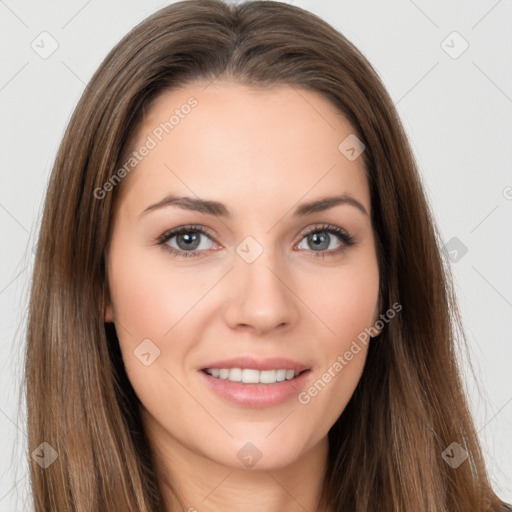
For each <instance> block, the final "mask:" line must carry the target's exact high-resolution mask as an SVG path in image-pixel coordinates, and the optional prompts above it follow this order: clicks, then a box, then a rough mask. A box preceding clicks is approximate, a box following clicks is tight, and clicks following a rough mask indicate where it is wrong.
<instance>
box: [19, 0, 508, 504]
mask: <svg viewBox="0 0 512 512" xmlns="http://www.w3.org/2000/svg"><path fill="white" fill-rule="evenodd" d="M216 77H222V78H228V79H231V80H234V81H236V82H238V83H242V84H248V85H250V86H251V87H272V86H274V85H281V84H288V85H291V86H294V87H304V88H308V89H309V90H313V91H317V92H319V93H321V94H322V95H323V96H324V97H326V98H327V99H328V100H330V101H331V103H332V104H333V105H334V106H335V107H336V108H337V109H338V110H339V112H340V113H341V114H342V115H344V116H345V117H346V118H347V119H348V121H349V122H350V123H351V125H352V127H353V129H354V130H355V133H357V136H358V138H359V139H360V140H361V141H362V142H363V143H364V144H365V146H366V150H365V151H364V153H363V158H364V161H365V167H366V173H367V179H368V184H369V187H370V193H371V210H372V223H373V228H374V230H375V233H376V235H377V239H378V241H379V244H378V247H377V252H378V254H377V256H378V261H379V269H380V298H381V305H382V311H385V310H387V309H388V308H389V307H390V306H391V305H392V304H394V303H395V302H398V303H400V304H401V305H402V307H403V309H402V311H401V312H400V314H399V315H397V317H396V318H395V319H394V320H393V321H392V322H390V323H389V324H388V325H387V326H386V327H385V329H384V330H383V332H382V333H381V334H380V335H379V337H378V338H377V339H375V340H374V342H372V343H371V344H370V346H369V352H368V356H367V362H366V365H365V368H364V371H363V374H362V377H361V380H360V382H359V384H358V386H357V388H356V390H355V392H354V394H353V396H352V398H351V400H350V402H349V403H348V405H347V407H346V409H345V410H344V412H343V413H342V415H341V416H340V417H339V419H338V420H337V421H336V423H335V424H334V425H333V427H332V428H331V429H330V431H329V434H328V438H329V458H328V467H327V472H326V477H325V482H324V487H323V494H322V501H321V504H320V505H319V510H333V511H336V512H338V511H339V512H341V511H351V512H363V511H364V512H368V511H374V510H379V511H381V512H388V511H389V512H397V511H400V512H410V511H412V510H422V511H423V510H429V511H432V512H434V511H435V512H458V511H460V512H462V511H464V512H470V511H475V512H476V511H478V512H480V511H482V510H492V511H498V510H500V505H501V501H500V500H499V499H498V498H497V497H496V495H495V494H494V492H493V490H492V488H491V485H490V483H489V480H488V476H487V474H486V469H485V465H484V460H483V457H482V453H481V449H480V447H479V442H478V438H477V433H476V431H475V427H474V424H473V421H472V418H471V416H470V412H469V410H468V405H467V401H466V398H465V396H464V392H463V385H462V380H461V377H460V373H459V372H460V370H459V368H458V363H457V360H456V348H457V340H464V333H463V329H462V325H461V322H460V317H459V314H458V311H457V306H456V301H455V297H454V293H453V288H452V282H451V275H450V271H449V267H448V266H447V264H446V262H445V260H444V259H443V258H442V256H441V251H440V238H439V236H438V231H437V229H436V227H435V223H434V220H433V217H432V214H431V212H430V209H429V206H428V204H427V202H426V199H425V195H424V192H423V189H422V185H421V181H420V177H419V175H418V171H417V168H416V164H415V161H414V158H413V155H412V152H411V149H410V146H409V143H408V141H407V138H406V135H405V133H404V130H403V128H402V125H401V122H400V120H399V118H398V115H397V112H396V110H395V107H394V105H393V102H392V101H391V99H390V97H389V95H388V93H387V92H386V90H385V88H384V86H383V85H382V83H381V81H380V79H379V77H378V75H377V73H376V72H375V71H374V69H373V68H372V66H371V65H370V64H369V63H368V61H367V60H366V59H365V58H364V57H363V55H362V54H361V53H360V52H359V51H358V50H357V49H356V48H355V47H354V46H353V45H352V44H351V43H350V42H349V41H347V40H346V39H345V37H343V35H341V34H340V33H339V32H337V31H336V30H335V29H334V28H332V27H331V26H330V25H329V24H327V23H326V22H324V21H323V20H321V19H320V18H318V17H317V16H315V15H313V14H311V13H309V12H307V11H305V10H303V9H300V8H298V7H295V6H291V5H288V4H286V3H281V2H267V1H254V2H249V3H245V4H241V5H226V4H224V3H222V2H221V1H220V0H188V1H184V2H178V3H175V4H172V5H170V6H167V7H165V8H163V9H161V10H159V11H158V12H156V13H155V14H153V15H152V16H150V17H149V18H147V19H146V20H144V21H143V22H142V23H140V24H139V25H138V26H137V27H135V28H134V29H133V30H132V31H131V32H130V33H129V34H127V35H126V36H125V37H124V38H123V40H122V41H121V42H119V43H118V44H117V45H116V47H115V48H114V49H113V50H112V51H111V52H110V53H109V55H108V56H107V57H106V58H105V60H104V61H103V63H102V64H101V66H100V67H99V69H98V70H97V72H96V73H95V75H94V76H93V78H92V79H91V81H90V83H89V84H88V86H87V87H86V89H85V91H84V93H83V95H82V97H81V99H80V101H79V103H78V105H77V107H76V110H75V112H74V114H73V116H72V118H71V120H70V123H69V126H68V127H67V130H66V133H65V135H64V138H63V141H62V144H61V146H60V149H59V151H58V154H57V157H56V161H55V164H54V168H53V172H52V175H51V179H50V183H49V188H48V191H47V196H46V202H45V207H44V214H43V219H42V223H41V230H40V235H39V242H38V249H37V255H36V262H35V269H34V275H33V283H32V289H31V298H30V310H29V320H28V334H27V337H28V338H27V348H26V366H25V379H26V394H27V411H28V438H29V440H28V442H29V452H32V451H33V450H34V449H36V447H38V446H39V445H40V444H41V443H42V442H46V443H48V445H50V446H51V447H53V449H54V450H55V452H56V453H57V454H58V457H57V458H56V460H55V461H53V463H51V464H49V465H48V467H46V468H43V467H41V466H40V465H39V464H36V463H35V462H34V460H32V459H29V462H30V476H31V488H32V494H33V499H34V504H35V510H36V512H47V511H49V510H53V511H58V512H65V511H66V512H67V511H69V512H71V511H76V512H91V511H100V510H101V511H102V512H121V511H122V512H126V511H143V512H150V511H152V512H155V511H160V510H164V504H163V499H162V495H161V492H160V489H159V486H158V483H157V475H156V473H155V465H154V459H153V455H152V454H151V451H150V449H149V443H148V440H147V438H146V436H145V434H144V429H143V427H142V423H141V420H140V416H139V405H140V402H139V400H138V398H137V396H136V394H135V392H134V390H133V388H132V387H131V385H130V382H129V379H128V377H127V375H126V372H125V369H124V366H123V363H122V359H121V355H120V350H119V344H118V340H117V337H116V332H115V329H114V327H113V326H112V325H111V324H106V323H105V322H104V307H105V301H106V299H107V297H108V287H107V282H106V271H105V259H104V255H105V248H106V247H107V244H108V241H109V236H110V228H111V219H112V212H113V207H114V204H115V200H116V197H118V194H119V189H120V188H122V183H120V184H119V186H115V187H112V188H113V190H111V191H109V192H108V193H102V194H101V197H98V195H99V194H98V190H100V189H102V187H103V186H104V184H105V183H106V182H108V181H109V180H111V179H112V176H114V174H115V173H116V171H117V170H118V169H119V168H120V166H122V165H123V159H124V158H125V155H126V154H127V152H129V150H130V149H132V148H131V143H132V142H133V136H134V133H135V131H136V129H137V127H138V124H139V122H140V120H141V115H142V112H143V110H144V109H145V108H148V107H149V106H150V104H151V102H152V101H154V99H155V98H156V97H157V95H159V94H160V93H162V92H163V91H166V90H171V89H173V88H176V87H181V86H186V85H187V84H192V83H205V84H206V83H208V81H211V80H214V79H215V78H216ZM95 191H96V193H95ZM454 442H456V443H458V444H459V445H460V446H461V447H462V448H463V449H464V450H465V451H466V452H467V454H468V459H467V460H466V461H465V462H463V463H462V464H460V466H459V467H457V468H453V467H451V466H450V465H449V464H447V462H446V461H445V460H444V459H443V457H442V453H443V452H444V451H445V449H447V447H449V446H450V445H451V444H452V443H454ZM45 446H46V445H45ZM50 453H51V452H50ZM321 507H323V508H321Z"/></svg>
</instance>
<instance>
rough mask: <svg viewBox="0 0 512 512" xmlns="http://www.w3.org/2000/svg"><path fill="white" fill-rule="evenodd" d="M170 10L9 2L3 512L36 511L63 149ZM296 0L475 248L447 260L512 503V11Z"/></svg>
mask: <svg viewBox="0 0 512 512" xmlns="http://www.w3.org/2000/svg"><path fill="white" fill-rule="evenodd" d="M167 3H171V2H162V1H154V0H152V1H144V2H143V1H142V0H139V1H136V0H130V1H121V0H109V1H103V2H100V1H98V0H90V1H88V2H87V1H84V0H73V1H69V0H68V1H64V0H60V1H53V2H51V5H50V4H49V2H36V1H35V0H31V1H15V0H5V1H2V0H0V48H1V54H0V55H1V64H0V108H1V116H0V130H1V131H0V143H1V147H2V151H1V156H2V158H1V181H0V183H1V186H0V226H1V230H2V231H1V240H2V241H1V244H0V247H1V248H0V251H1V260H0V261H1V270H0V315H1V317H0V332H1V355H2V357H1V358H0V389H1V399H0V436H1V444H0V447H1V451H0V475H1V483H0V512H2V511H9V512H13V511H22V510H29V505H28V502H25V503H24V500H25V497H26V495H27V490H28V476H27V475H28V473H27V471H28V464H27V463H26V462H25V461H24V459H23V450H25V449H27V447H26V436H25V433H24V431H25V426H24V423H23V422H24V417H25V415H24V410H23V407H22V408H21V409H19V408H18V401H17V400H18V393H19V389H20V385H19V383H20V374H21V365H22V359H21V356H22V353H23V343H24V342H23V335H24V325H23V322H24V320H25V318H26V305H27V292H28V284H29V278H30V275H31V269H32V264H33V259H34V257H33V253H32V250H33V247H34V243H35V235H36V231H37V227H38V222H39V219H40V212H41V204H42V200H43V197H44V193H45V188H46V183H47V180H48V176H49V173H50V171H51V166H52V163H53V160H54V157H55V153H56V151H57V148H58V144H59V142H60V139H61V137H62V134H63V132H64V129H65V127H66V125H67V122H68V120H69V117H70V115H71V112H72V110H73V108H74V106H75V105H76V102H77V101H78V98H79V97H80V94H81V92H82V90H83V88H84V86H85V84H86V83H87V81H88V80H89V78H90V77H91V76H92V74H93V72H94V71H95V70H96V68H97V67H98V65H99V64H100V62H101V61H102V59H103V58H104V56H105V55H106V54H107V52H108V51H109V50H110V49H111V48H112V47H113V46H114V44H115V43H116V42H118V40H119V39H120V38H121V37H122V36H123V35H124V34H125V33H126V32H128V30H129V29H131V28H132V27H133V26H134V25H135V24H136V23H137V22H139V21H141V20H142V19H143V18H145V17H146V16H147V15H149V14H151V13H153V12H154V11H155V10H157V9H158V8H160V7H163V6H164V5H166V4H167ZM292 3H293V4H294V5H298V6H300V7H303V8H306V9H308V10H310V11H312V12H314V13H316V14H318V15H319V16H321V17H322V18H324V19H325V20H327V21H328V22H329V23H331V24H332V25H333V26H334V27H335V28H336V29H338V30H340V31H341V32H342V33H343V34H344V35H345V36H346V37H347V38H348V39H349V40H350V41H352V42H353V43H354V44H355V45H356V46H357V47H358V48H359V49H360V50H361V51H362V52H363V54H364V55H365V56H366V57H367V58H368V60H369V61H370V62H371V64H372V65H373V66H374V68H375V69H376V70H377V72H378V73H379V75H380V76H381V78H382V80H383V81H384V84H385V85H386V87H387V88H388V90H389V92H390V94H391V97H392V98H393V100H394V102H395V104H396V105H397V108H398V111H399V114H400V116H401V118H402V120H403V123H404V125H405V128H406V131H407V133H408V135H409V137H410V140H411V144H412V146H413V149H414V151H415V154H416V157H417V160H418V165H419V168H420V171H421V173H422V176H423V177H424V184H425V188H426V191H427V194H428V197H429V200H430V202H431V204H432V206H433V209H434V212H435V215H436V219H437V222H438V225H439V227H440V230H441V233H442V236H443V240H444V242H448V240H450V239H451V238H452V237H457V238H458V239H459V240H460V241H461V242H462V243H463V244H464V245H465V246H466V247H467V249H468V250H467V253H466V254H465V255H463V257H462V258H460V259H459V260H458V261H456V262H452V269H453V274H454V278H455V283H456V287H457V291H458V296H459V301H460V306H461V309H462V313H463V319H464V323H465V327H466V330H467V333H468V335H469V341H470V352H471V361H472V364H473V367H474V371H475V374H476V380H475V379H473V378H472V377H471V374H470V373H469V365H468V362H467V361H466V360H465V359H464V367H465V368H467V369H468V375H467V389H468V393H469V395H470V398H471V405H472V409H473V412H474V415H475V421H476V425H477V429H478V432H479V436H480V439H481V441H482V443H483V447H484V450H485V453H486V458H487V462H488V466H489V469H490V474H491V478H492V482H493V484H494V485H495V488H496V490H497V492H498V495H499V496H500V497H501V498H502V499H505V500H507V501H509V502H511V501H512V483H511V480H512V436H511V435H510V434H511V431H512V375H511V374H512V372H511V368H512V344H511V342H512V337H511V331H512V330H511V326H512V321H511V320H512V268H511V267H512V265H511V262H512V229H511V226H512V222H511V221H512V171H511V163H512V58H511V57H512V2H511V0H500V1H496V0H485V1H476V0H471V1H466V2H451V3H448V2H441V1H436V2H433V1H430V2H427V1H420V0H417V1H415V2H414V1H412V0H394V1H392V2H382V3H381V2H378V1H376V0H372V1H359V2H358V1H355V0H351V1H337V0H317V1H314V0H294V1H293V2H292ZM43 31H47V32H48V33H49V34H51V37H52V38H54V39H55V40H56V41H57V42H58V48H57V50H56V51H55V52H54V53H53V54H52V55H51V56H49V57H48V58H47V59H43V58H41V57H40V56H39V55H38V54H37V53H36V52H35V51H34V50H33V49H32V48H31V43H32V41H34V40H35V41H36V43H37V41H40V38H39V39H38V36H39V35H40V34H41V32H43ZM453 31H457V32H458V33H459V34H460V35H461V36H462V38H464V40H466V41H467V43H468V44H469V47H468V49H467V50H466V51H465V52H464V53H462V54H461V55H460V56H458V57H457V58H453V57H452V56H450V55H449V54H448V53H447V52H446V51H445V49H446V50H448V51H450V52H452V55H454V52H458V51H459V50H460V49H461V48H463V47H462V44H463V41H462V40H460V39H457V36H453V35H450V34H452V32H453ZM448 36H450V37H448ZM41 37H48V36H41ZM447 37H448V39H446V38H447ZM445 40H446V42H445V43H443V41H445ZM47 41H49V40H48V39H47ZM39 44H40V45H41V44H42V43H39ZM45 47H46V48H49V45H48V44H47V45H46V46H45ZM449 47H451V49H450V48H449ZM452 243H453V242H452ZM459 257H460V253H459ZM31 449H34V447H31ZM455 471H456V470H455Z"/></svg>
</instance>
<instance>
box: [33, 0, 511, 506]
mask: <svg viewBox="0 0 512 512" xmlns="http://www.w3.org/2000/svg"><path fill="white" fill-rule="evenodd" d="M437 241H438V235H437V231H436V228H435V224H434V222H433V219H432V216H431V213H430V210H429V207H428V204H427V202H426V200H425V196H424V193H423V190H422V187H421V184H420V178H419V176H418V173H417V170H416V166H415V163H414V160H413V157H412V153H411V150H410V148H409V145H408V142H407V139H406V136H405V134H404V131H403V129H402V126H401V124H400V121H399V119H398V116H397V113H396V110H395V108H394V106H393V103H392V101H391V100H390V98H389V95H388V94H387V92H386V91H385V89H384V87H383V85H382V84H381V82H380V80H379V78H378V76H377V75H376V73H375V72H374V70H373V69H372V67H371V65H370V64H369V63H368V62H367V61H366V60H365V58H364V57H363V56H362V55H361V54H360V53H359V52H358V50H357V49H356V48H355V47H354V46H353V45H351V44H350V43H349V42H348V41H347V40H346V39H345V38H344V37H343V36H342V35H340V34H339V33H338V32H337V31H335V30H334V29H333V28H332V27H330V26H329V25H328V24H326V23H325V22H323V21H322V20H320V19H319V18H317V17H315V16H314V15H312V14H310V13H308V12H306V11H304V10H301V9H299V8H297V7H294V6H290V5H287V4H284V3H280V2H251V3H248V4H243V5H240V6H228V5H225V4H223V3H222V2H220V1H217V0H189V1H186V2H179V3H176V4H173V5H171V6H168V7H166V8H164V9H162V10H160V11H159V12H157V13H155V14H154V15H152V16H151V17H149V18H148V19H146V20H145V21H144V22H142V23H141V24H140V25H138V26H137V27H136V28H135V29H133V30H132V31H131V32H130V33H129V34H128V35H127V36H126V37H125V38H124V39H123V40H122V41H121V42H120V43H119V44H118V45H117V46H116V47H115V48H114V49H113V50H112V51H111V53H110V54H109V55H108V56H107V58H106V59H105V61H104V62H103V63H102V65H101V66H100V68H99V69H98V71H97V72H96V74H95V75H94V77H93V78H92V80H91V82H90V83H89V85H88V87H87V88H86V90H85V92H84V94H83V97H82V98H81V100H80V102H79V104H78V106H77V108H76V110H75V113H74V115H73V117H72V119H71V121H70V124H69V126H68V129H67V131H66V134H65V136H64V140H63V142H62V145H61V147H60V149H59V153H58V155H57V159H56V162H55V166H54V169H53V173H52V176H51V182H50V186H49V189H48V194H47V199H46V204H45V211H44V216H43V221H42V226H41V232H40V237H39V244H38V251H37V257H36V265H35V271H34V282H33V287H32V295H31V304H30V318H29V329H28V340H27V355H26V381H27V384H26V385H27V401H28V432H29V446H30V449H31V451H32V450H33V452H32V453H35V456H34V457H33V461H32V463H31V482H32V490H33V497H34V502H35V509H36V511H43V510H44V511H46V510H56V511H57V510H58V511H59V512H60V511H71V510H73V511H74V510H77V511H78V510H80V511H82V510H83V511H91V510H95V511H96V510H98V511H99V510H101V511H109V512H110V511H112V512H114V511H126V510H134V511H135V510H137V511H156V510H159V511H160V510H166V511H171V510H172V511H174V510H189V511H193V510H197V511H202V510H204V511H213V510H243V511H252V510H265V511H274V510H277V509H279V510H290V511H291V510H316V511H318V512H324V511H325V512H327V511H328V512H334V511H345V510H346V511H349V510H350V511H370V510H379V511H404V512H405V511H410V510H432V511H450V512H455V511H465V512H467V511H477V510H478V511H481V510H490V511H498V510H504V509H505V508H504V507H505V504H504V503H502V502H501V501H500V500H499V499H498V497H497V496H496V495H495V494H494V492H493V490H492V488H491V485H490V483H489V481H488V477H487V474H486V470H485V465H484V460H483V457H482V454H481V451H480V446H479V443H478V439H477V435H476V430H475V427H474V424H473V421H472V419H471V416H470V413H469V410H468V406H467V401H466V398H465V396H464V393H463V387H462V383H461V378H460V375H459V370H458V368H457V364H456V360H455V353H454V344H455V339H456V337H455V335H456V329H455V328H458V329H459V330H460V332H461V333H462V328H461V325H460V320H459V317H458V313H457V307H456V302H455V298H454V296H453V290H452V287H451V279H450V275H449V272H448V268H447V267H446V266H445V264H444V262H443V260H442V258H441V256H440V250H439V247H438V244H437ZM452 319H454V324H452ZM37 458H39V459H40V460H39V463H37V464H36V463H35V462H34V461H35V460H36V459H37Z"/></svg>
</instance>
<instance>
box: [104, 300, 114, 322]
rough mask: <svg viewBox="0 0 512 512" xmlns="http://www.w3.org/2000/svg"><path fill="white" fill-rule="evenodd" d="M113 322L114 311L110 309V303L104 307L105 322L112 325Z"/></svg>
mask: <svg viewBox="0 0 512 512" xmlns="http://www.w3.org/2000/svg"><path fill="white" fill-rule="evenodd" d="M113 321H114V311H113V308H112V304H111V303H110V301H109V302H108V304H107V305H106V306H105V322H106V323H112V322H113Z"/></svg>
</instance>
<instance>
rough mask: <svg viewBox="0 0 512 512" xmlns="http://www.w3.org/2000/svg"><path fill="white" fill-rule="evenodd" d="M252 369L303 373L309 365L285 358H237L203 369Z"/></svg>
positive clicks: (211, 364)
mask: <svg viewBox="0 0 512 512" xmlns="http://www.w3.org/2000/svg"><path fill="white" fill-rule="evenodd" d="M207 368H250V369H253V370H280V369H282V370H294V371H295V372H302V371H304V370H308V369H309V368H310V367H309V366H308V365H305V364H302V363H299V362H297V361H293V360H292V359H287V358H285V357H271V358H267V359H257V358H255V357H247V356H245V357H235V358H233V359H224V360H223V361H214V362H212V363H209V364H208V365H206V366H204V367H203V368H201V369H202V370H206V369H207Z"/></svg>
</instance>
